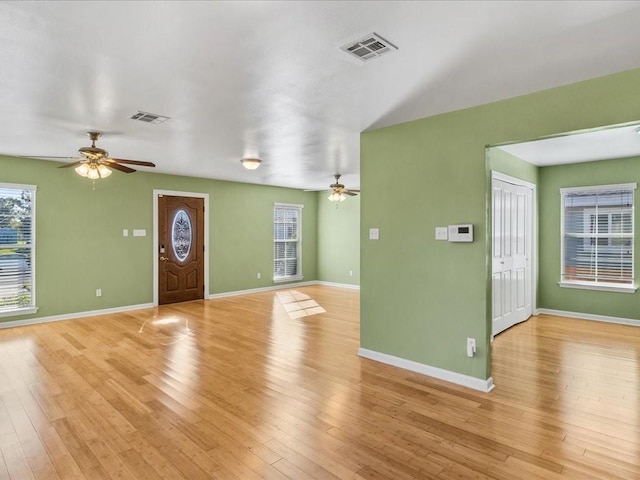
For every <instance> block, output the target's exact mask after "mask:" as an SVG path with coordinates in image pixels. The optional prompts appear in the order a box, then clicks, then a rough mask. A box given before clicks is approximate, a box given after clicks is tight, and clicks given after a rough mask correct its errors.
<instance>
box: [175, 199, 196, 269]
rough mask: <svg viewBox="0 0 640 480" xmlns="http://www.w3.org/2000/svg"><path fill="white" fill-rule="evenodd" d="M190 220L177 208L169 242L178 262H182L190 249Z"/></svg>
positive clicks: (185, 213)
mask: <svg viewBox="0 0 640 480" xmlns="http://www.w3.org/2000/svg"><path fill="white" fill-rule="evenodd" d="M191 232H192V230H191V220H190V219H189V215H187V212H185V211H184V210H178V211H177V212H176V215H175V217H173V224H172V225H171V244H172V246H173V253H174V254H175V256H176V258H177V259H178V260H179V261H180V262H184V261H185V260H186V259H187V257H188V256H189V252H190V251H191V242H192V240H193V235H192V233H191Z"/></svg>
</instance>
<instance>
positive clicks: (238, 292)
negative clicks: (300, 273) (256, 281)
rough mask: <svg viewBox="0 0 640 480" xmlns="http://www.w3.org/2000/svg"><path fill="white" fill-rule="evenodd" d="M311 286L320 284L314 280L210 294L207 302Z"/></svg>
mask: <svg viewBox="0 0 640 480" xmlns="http://www.w3.org/2000/svg"><path fill="white" fill-rule="evenodd" d="M309 285H318V282H317V281H316V280H312V281H309V282H294V283H282V284H278V285H271V286H269V287H259V288H248V289H247V290H236V291H234V292H222V293H210V294H209V295H208V296H207V300H213V299H214V298H224V297H237V296H238V295H248V294H250V293H260V292H270V291H272V290H282V289H284V288H291V287H307V286H309Z"/></svg>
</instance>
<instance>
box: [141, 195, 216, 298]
mask: <svg viewBox="0 0 640 480" xmlns="http://www.w3.org/2000/svg"><path fill="white" fill-rule="evenodd" d="M160 195H168V196H174V197H194V198H202V199H204V297H203V298H205V299H206V298H209V194H208V193H196V192H178V191H175V190H157V189H154V190H153V305H154V306H155V307H157V306H158V198H159V197H160Z"/></svg>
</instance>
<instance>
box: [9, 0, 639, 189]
mask: <svg viewBox="0 0 640 480" xmlns="http://www.w3.org/2000/svg"><path fill="white" fill-rule="evenodd" d="M639 24H640V3H639V2H616V1H603V2H598V1H586V2H582V1H572V2H558V1H550V2H545V1H532V2H528V1H514V2H505V1H497V2H486V1H469V2H455V1H444V2H436V1H433V2H418V1H408V2H402V1H392V2H384V1H370V2H368V1H342V2H338V1H335V2H334V1H331V2H320V1H316V2H314V1H304V2H294V1H284V2H275V1H274V2H251V1H232V2H222V1H215V2H186V1H183V2H169V1H163V2H119V1H107V2H98V1H91V2H75V1H69V2H63V1H56V2H23V1H20V2H9V1H3V2H0V66H1V67H0V68H1V73H0V105H1V108H0V125H1V127H0V152H1V153H4V154H14V155H38V156H47V155H50V156H67V155H68V156H75V155H76V151H77V148H78V147H80V146H86V145H88V144H89V141H88V138H87V137H86V135H85V132H86V131H87V130H90V129H96V130H100V131H103V132H105V134H104V136H103V138H102V139H101V140H100V142H99V143H98V146H102V147H103V148H106V149H107V150H109V153H110V154H111V155H112V156H115V157H120V158H129V159H136V160H148V161H153V162H155V163H156V164H157V168H156V171H159V172H165V173H176V174H186V175H193V176H198V177H206V178H219V179H226V180H234V181H241V182H249V183H263V184H269V185H281V186H287V187H295V188H309V189H317V188H324V187H325V186H328V184H329V183H332V181H333V177H332V175H333V174H334V173H336V172H340V173H342V174H343V178H342V180H343V181H344V183H345V184H346V185H347V186H348V187H354V188H355V187H358V186H359V183H360V177H359V171H360V168H359V134H360V132H362V131H364V130H367V129H371V128H376V127H381V126H386V125H391V124H395V123H399V122H405V121H409V120H413V119H416V118H420V117H425V116H430V115H434V114H437V113H442V112H447V111H452V110H456V109H461V108H465V107H469V106H472V105H478V104H483V103H488V102H492V101H496V100H500V99H504V98H509V97H513V96H516V95H521V94H525V93H529V92H533V91H538V90H542V89H545V88H550V87H554V86H559V85H564V84H568V83H572V82H576V81H580V80H584V79H588V78H593V77H598V76H602V75H606V74H610V73H614V72H619V71H623V70H628V69H631V68H636V67H638V66H640V60H639V59H640V42H638V34H637V26H638V25H639ZM371 32H376V33H378V34H379V35H381V36H382V37H384V38H386V39H387V40H389V41H390V42H392V43H394V44H395V45H396V46H397V47H398V48H399V49H398V50H397V51H396V52H394V53H390V54H387V55H386V56H383V57H381V58H379V59H376V60H372V61H369V62H367V63H363V62H361V61H359V60H357V59H353V58H351V57H349V56H348V55H347V54H346V53H344V52H342V51H341V50H340V49H339V47H340V46H341V45H343V44H345V43H347V42H349V41H352V40H357V39H359V38H361V37H362V36H364V35H366V34H368V33H371ZM138 110H143V111H147V112H151V113H156V114H161V115H166V116H169V117H171V119H170V120H169V121H167V122H166V123H163V124H161V125H149V124H144V123H142V122H137V121H134V120H131V119H130V117H131V115H133V114H134V113H136V112H137V111H138ZM254 155H257V156H259V157H260V158H261V159H262V160H263V165H262V166H261V167H260V168H259V169H258V170H256V171H247V170H244V169H243V168H242V166H241V165H240V162H239V160H240V158H241V157H243V156H254ZM70 174H72V173H71V172H70ZM117 175H120V173H117ZM134 175H135V174H134Z"/></svg>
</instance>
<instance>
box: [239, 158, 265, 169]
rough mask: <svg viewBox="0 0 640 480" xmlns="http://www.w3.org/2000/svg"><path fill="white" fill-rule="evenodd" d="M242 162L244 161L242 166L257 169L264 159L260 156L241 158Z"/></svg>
mask: <svg viewBox="0 0 640 480" xmlns="http://www.w3.org/2000/svg"><path fill="white" fill-rule="evenodd" d="M240 163H242V166H243V167H244V168H246V169H247V170H255V169H256V168H258V167H259V166H260V164H261V163H262V160H260V159H259V158H243V159H242V160H240Z"/></svg>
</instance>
